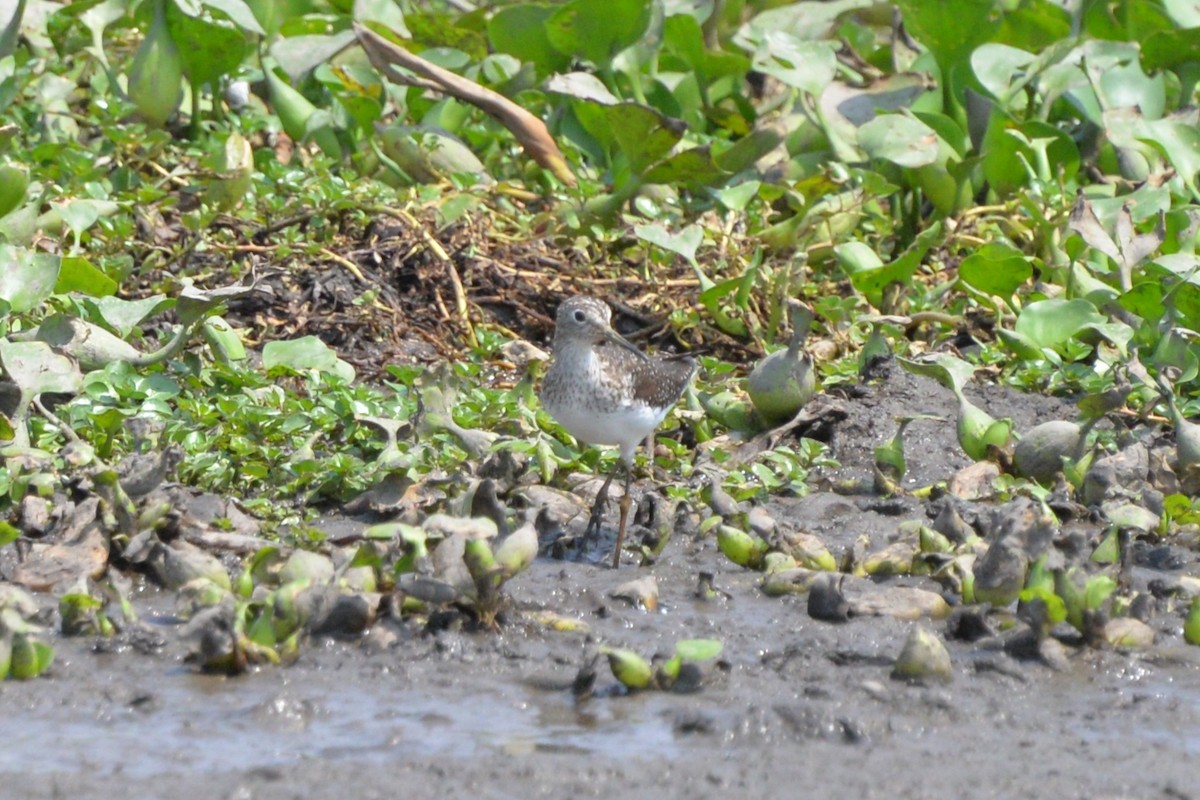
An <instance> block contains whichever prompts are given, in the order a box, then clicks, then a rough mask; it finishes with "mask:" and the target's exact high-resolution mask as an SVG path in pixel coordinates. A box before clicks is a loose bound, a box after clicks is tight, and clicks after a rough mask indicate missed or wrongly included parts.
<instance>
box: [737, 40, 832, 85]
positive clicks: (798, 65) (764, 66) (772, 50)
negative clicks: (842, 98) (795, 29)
mask: <svg viewBox="0 0 1200 800" xmlns="http://www.w3.org/2000/svg"><path fill="white" fill-rule="evenodd" d="M834 50H835V45H834V44H833V43H832V42H827V41H820V42H817V41H806V40H803V39H798V38H796V37H795V36H793V35H792V34H790V33H785V32H783V31H771V32H770V33H768V34H767V35H766V36H764V37H763V41H762V42H761V43H760V44H759V46H758V49H757V50H756V51H755V53H754V60H753V64H754V69H756V70H758V71H759V72H762V73H764V74H766V75H770V76H771V77H773V78H777V79H778V80H780V81H781V82H783V83H784V84H786V85H788V86H790V87H792V88H793V89H799V90H800V91H802V92H806V93H808V94H810V95H812V96H813V97H819V96H820V95H821V92H823V91H824V90H825V88H826V87H827V86H829V84H830V83H831V82H832V81H833V76H834V73H835V71H836V69H837V58H836V57H835V54H834Z"/></svg>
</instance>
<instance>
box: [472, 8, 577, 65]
mask: <svg viewBox="0 0 1200 800" xmlns="http://www.w3.org/2000/svg"><path fill="white" fill-rule="evenodd" d="M558 9H559V6H557V5H551V4H549V3H522V4H519V5H512V6H504V7H503V8H500V9H498V10H497V11H496V13H495V14H493V15H492V17H491V19H489V20H488V25H487V32H488V40H489V41H490V42H491V43H492V47H493V48H495V50H496V51H497V52H500V53H508V54H510V55H514V56H516V57H517V58H520V59H521V60H523V61H528V62H530V63H532V64H533V66H534V69H535V70H537V74H538V75H551V74H554V73H556V72H561V71H562V70H564V69H566V68H567V67H568V66H570V64H571V56H570V54H569V53H564V52H562V51H561V50H558V49H557V48H555V46H554V45H553V44H551V42H550V36H549V34H548V32H547V30H546V23H547V21H548V20H549V19H550V17H552V16H554V14H555V13H556V12H557V11H558Z"/></svg>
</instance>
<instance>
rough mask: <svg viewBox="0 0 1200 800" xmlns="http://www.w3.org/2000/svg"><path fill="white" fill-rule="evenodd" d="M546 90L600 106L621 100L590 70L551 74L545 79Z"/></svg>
mask: <svg viewBox="0 0 1200 800" xmlns="http://www.w3.org/2000/svg"><path fill="white" fill-rule="evenodd" d="M546 91H548V92H555V93H557V94H561V95H566V96H567V97H576V98H579V99H580V100H591V101H593V102H595V103H597V104H599V105H602V106H611V105H614V104H616V103H619V102H621V101H620V98H618V97H617V96H616V95H615V94H613V93H612V92H610V91H609V90H608V87H607V86H605V85H604V81H602V80H600V79H599V78H597V77H596V76H595V75H593V74H592V73H590V72H568V73H566V74H563V75H553V76H551V77H550V78H548V79H547V80H546Z"/></svg>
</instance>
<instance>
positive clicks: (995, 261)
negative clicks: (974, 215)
mask: <svg viewBox="0 0 1200 800" xmlns="http://www.w3.org/2000/svg"><path fill="white" fill-rule="evenodd" d="M958 274H959V277H960V278H962V280H963V282H964V283H966V284H967V285H968V286H970V287H971V288H972V289H975V290H977V291H979V292H982V293H983V294H986V295H990V296H995V297H1002V298H1004V300H1005V301H1006V302H1008V303H1009V305H1012V298H1013V295H1014V294H1015V293H1016V291H1017V289H1018V288H1020V287H1021V286H1022V285H1023V284H1024V283H1025V282H1026V281H1028V280H1029V279H1030V278H1032V277H1033V266H1032V265H1031V264H1030V263H1029V260H1028V259H1027V258H1026V257H1025V256H1024V255H1023V254H1022V253H1021V252H1020V251H1019V250H1017V249H1016V248H1014V247H1010V246H1009V245H1006V244H1003V243H1001V242H989V243H988V244H985V245H984V246H983V247H981V248H979V249H978V250H976V251H975V252H973V253H971V254H970V255H969V256H967V257H966V258H964V259H963V261H962V263H961V264H959V265H958Z"/></svg>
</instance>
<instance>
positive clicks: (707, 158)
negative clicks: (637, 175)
mask: <svg viewBox="0 0 1200 800" xmlns="http://www.w3.org/2000/svg"><path fill="white" fill-rule="evenodd" d="M724 175H725V173H724V172H723V171H722V170H721V168H720V167H718V166H717V165H716V164H715V163H714V162H713V158H712V153H710V152H709V149H708V147H707V146H705V147H693V148H692V149H690V150H683V151H681V152H678V153H675V154H674V155H670V156H667V158H665V159H663V160H662V161H660V162H658V163H657V164H655V165H654V166H653V167H651V168H650V169H649V170H647V171H646V174H645V175H643V176H642V179H643V180H644V181H645V182H646V183H682V184H684V185H685V186H688V187H692V188H699V187H703V186H707V185H709V184H711V183H716V182H718V179H720V178H722V177H724Z"/></svg>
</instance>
